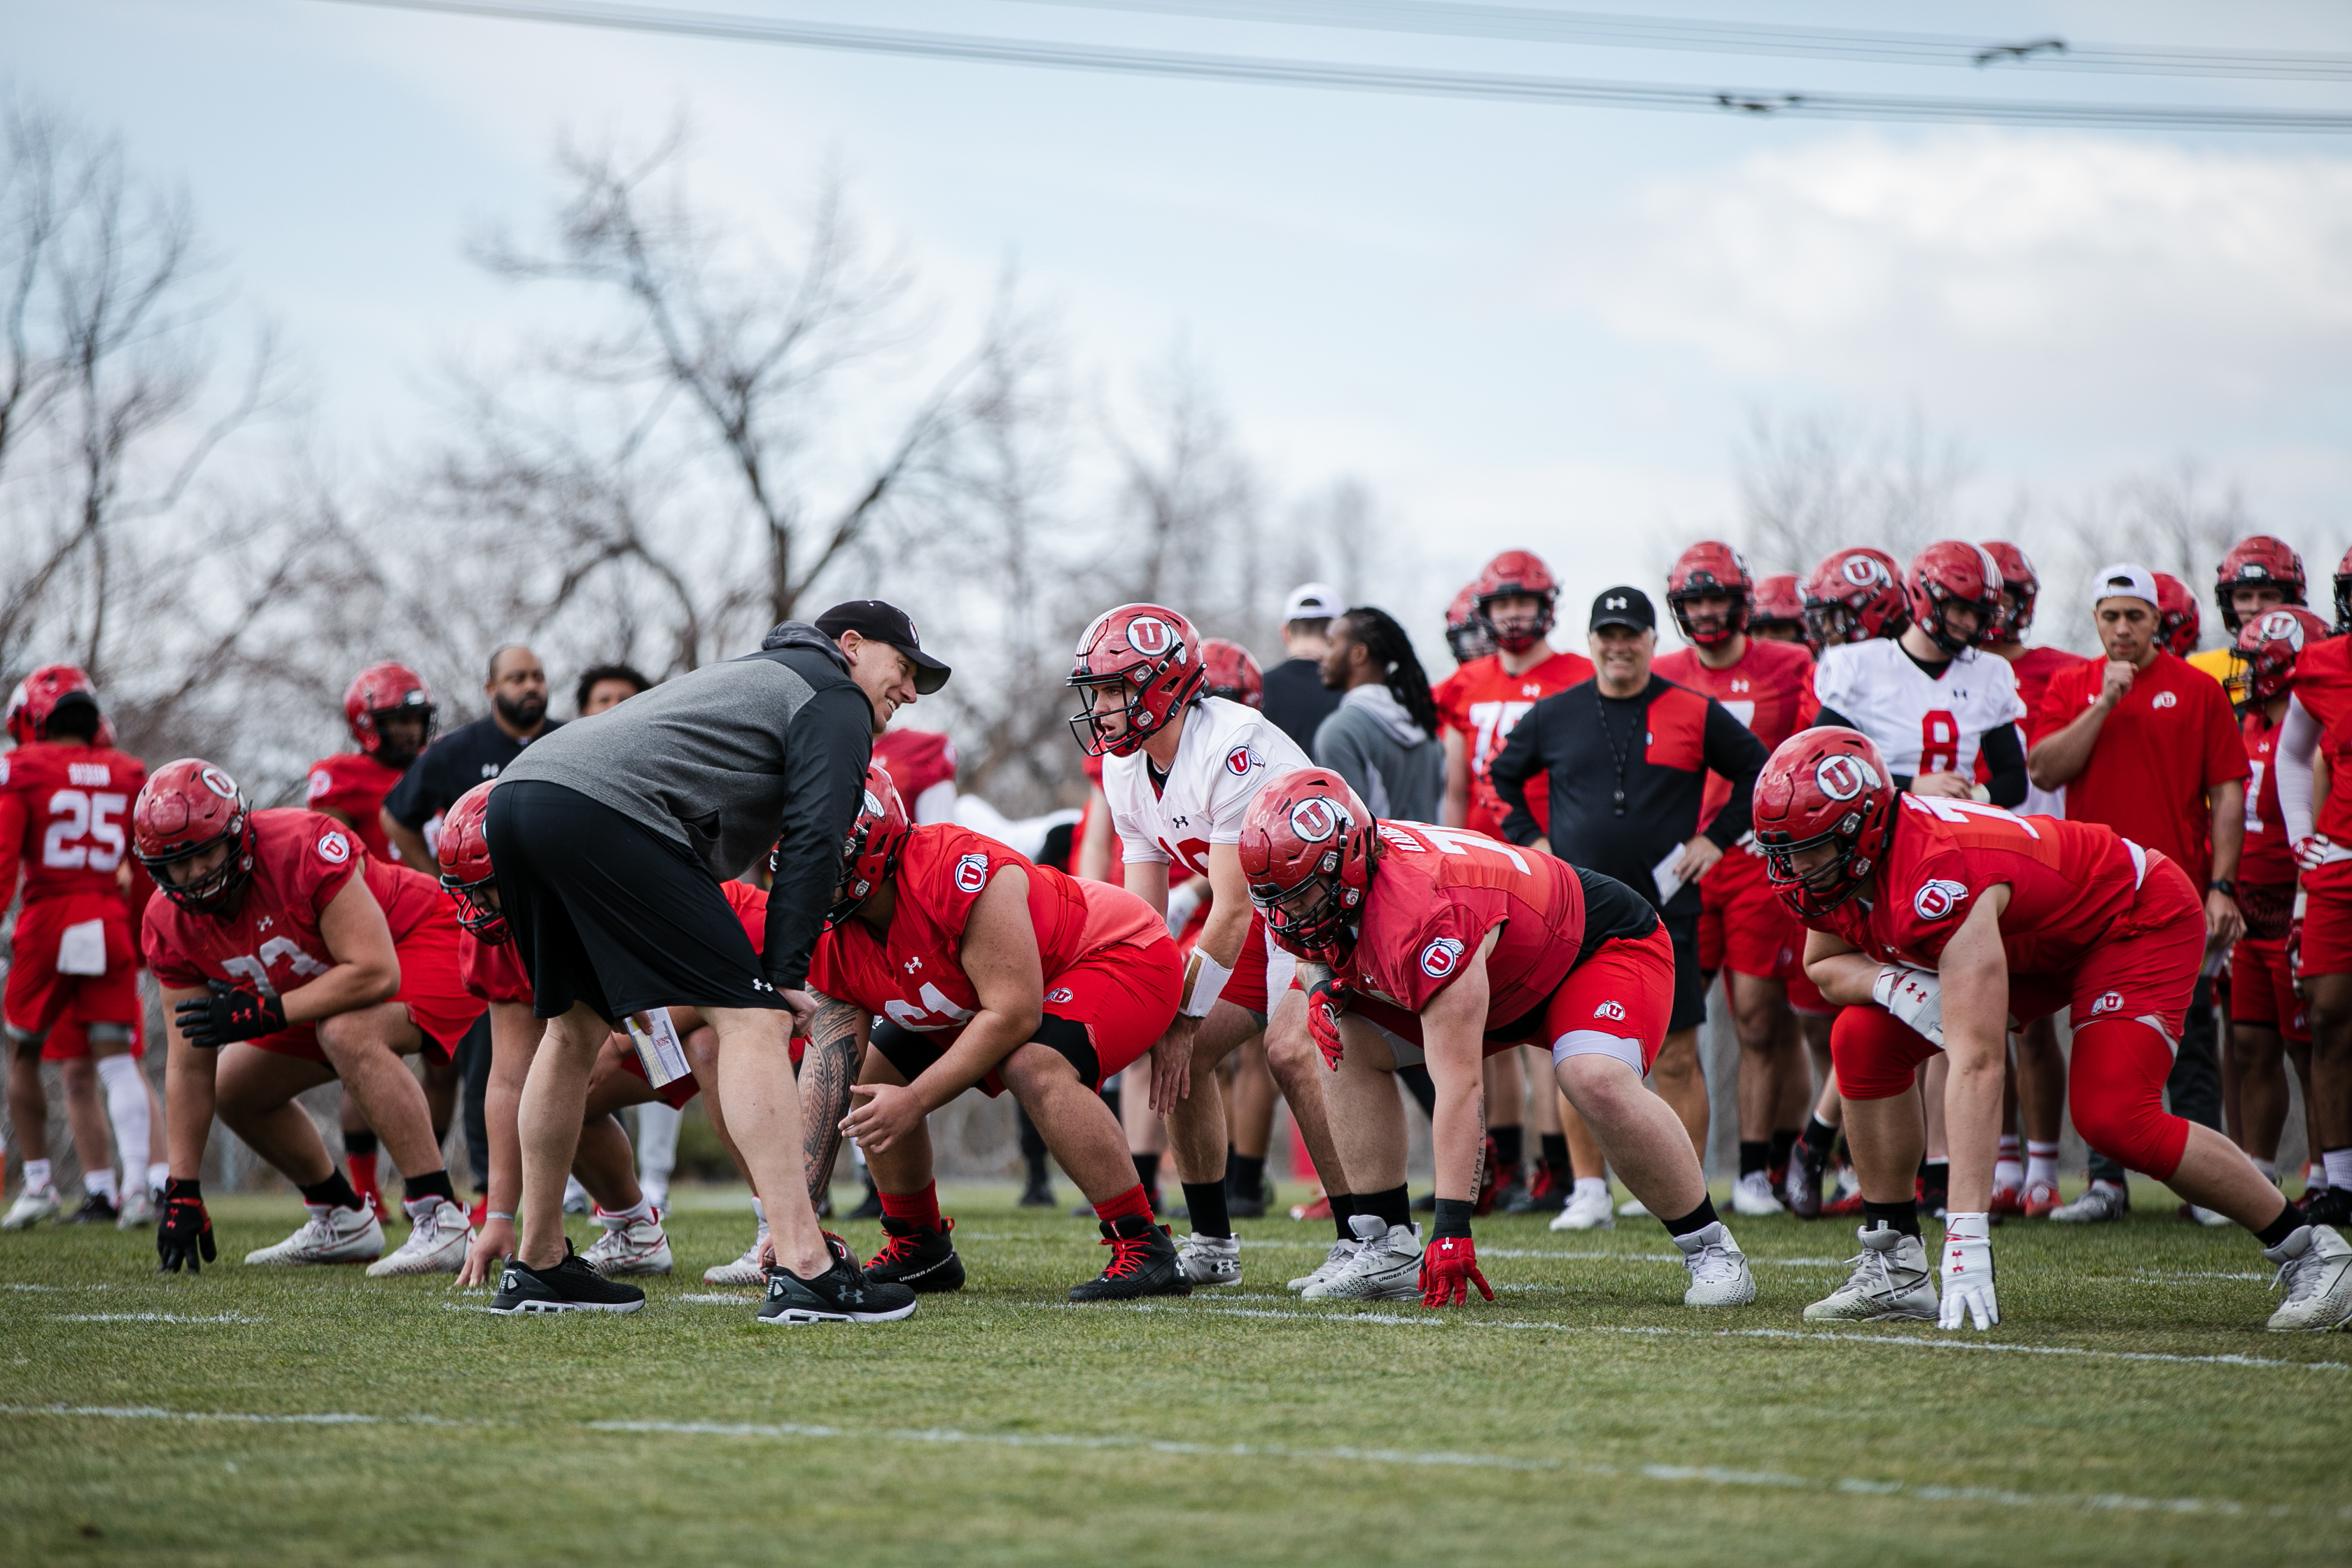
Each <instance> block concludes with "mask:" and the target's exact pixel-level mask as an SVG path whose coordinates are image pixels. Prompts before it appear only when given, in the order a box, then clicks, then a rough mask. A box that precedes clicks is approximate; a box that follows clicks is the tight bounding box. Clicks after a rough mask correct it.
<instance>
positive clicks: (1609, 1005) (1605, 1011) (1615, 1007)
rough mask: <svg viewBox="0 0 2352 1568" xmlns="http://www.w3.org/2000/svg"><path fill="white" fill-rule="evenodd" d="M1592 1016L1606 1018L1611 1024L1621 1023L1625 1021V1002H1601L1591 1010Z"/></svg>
mask: <svg viewBox="0 0 2352 1568" xmlns="http://www.w3.org/2000/svg"><path fill="white" fill-rule="evenodd" d="M1592 1016H1594V1017H1596V1018H1606V1019H1608V1020H1609V1021H1610V1022H1611V1023H1612V1024H1622V1023H1623V1022H1624V1021H1625V1004H1623V1003H1622V1002H1603V1003H1602V1004H1601V1005H1600V1006H1598V1007H1595V1008H1594V1009H1593V1010H1592Z"/></svg>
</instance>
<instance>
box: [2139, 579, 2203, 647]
mask: <svg viewBox="0 0 2352 1568" xmlns="http://www.w3.org/2000/svg"><path fill="white" fill-rule="evenodd" d="M2151 575H2152V576H2154V577H2155V578H2156V640H2157V643H2158V646H2159V647H2162V648H2163V649H2164V650H2165V651H2166V652H2167V653H2170V654H2176V655H2178V656H2179V657H2180V658H2188V657H2189V655H2190V654H2192V653H2195V652H2196V651H2197V637H2198V634H2199V633H2200V631H2201V630H2202V629H2203V627H2204V616H2203V615H2202V613H2201V612H2200V611H2199V609H2198V608H2197V595H2194V594H2192V593H2190V592H2189V584H2186V583H2184V582H2182V581H2181V580H2180V579H2179V578H2178V577H2176V576H2174V575H2173V574H2171V573H2169V572H2157V573H2153V574H2151Z"/></svg>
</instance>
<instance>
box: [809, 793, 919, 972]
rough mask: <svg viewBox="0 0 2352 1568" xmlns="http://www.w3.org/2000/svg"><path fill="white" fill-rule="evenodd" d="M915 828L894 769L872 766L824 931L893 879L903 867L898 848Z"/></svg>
mask: <svg viewBox="0 0 2352 1568" xmlns="http://www.w3.org/2000/svg"><path fill="white" fill-rule="evenodd" d="M914 830H915V825H914V824H913V823H912V822H910V821H908V817H907V805H906V803H905V802H904V801H902V800H900V799H899V798H898V785H897V784H893V783H891V782H890V770H889V769H887V768H886V767H884V766H883V765H882V764H881V763H869V764H868V765H867V767H866V793H865V795H863V796H862V797H861V798H860V799H859V801H858V803H857V820H856V821H855V822H853V823H851V824H850V825H849V837H847V838H845V839H844V840H843V841H842V846H841V880H840V881H839V882H838V883H836V884H835V888H834V900H833V908H832V909H830V910H826V911H825V916H824V929H825V930H827V931H831V930H832V929H833V928H834V927H835V926H837V925H839V924H840V923H841V922H842V921H845V920H847V919H848V918H849V917H850V916H852V915H854V914H856V912H857V906H858V905H860V904H862V903H864V902H865V901H866V900H867V899H869V898H871V897H872V896H873V894H874V889H877V888H878V887H880V886H881V885H882V884H883V883H885V882H887V881H888V880H889V879H890V878H891V877H892V875H893V874H895V873H896V872H897V871H898V852H899V851H900V850H902V849H904V848H905V847H907V835H908V834H909V833H912V832H913V831H914Z"/></svg>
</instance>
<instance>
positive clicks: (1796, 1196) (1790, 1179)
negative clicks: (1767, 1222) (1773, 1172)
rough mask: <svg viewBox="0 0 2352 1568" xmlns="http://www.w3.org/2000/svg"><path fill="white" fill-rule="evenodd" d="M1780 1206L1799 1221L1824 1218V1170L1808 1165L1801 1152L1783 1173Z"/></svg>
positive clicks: (1792, 1159) (1791, 1160)
mask: <svg viewBox="0 0 2352 1568" xmlns="http://www.w3.org/2000/svg"><path fill="white" fill-rule="evenodd" d="M1780 1204H1781V1206H1782V1207H1784V1208H1786V1209H1787V1210H1788V1211H1789V1212H1790V1214H1792V1215H1796V1216H1797V1217H1798V1218H1799V1219H1819V1218H1821V1217H1822V1168H1821V1167H1820V1166H1819V1165H1815V1164H1811V1163H1807V1161H1806V1159H1805V1157H1804V1154H1803V1152H1801V1151H1800V1152H1798V1153H1796V1154H1793V1155H1791V1156H1790V1160H1789V1163H1788V1167H1787V1169H1786V1170H1785V1171H1784V1172H1783V1173H1781V1177H1780Z"/></svg>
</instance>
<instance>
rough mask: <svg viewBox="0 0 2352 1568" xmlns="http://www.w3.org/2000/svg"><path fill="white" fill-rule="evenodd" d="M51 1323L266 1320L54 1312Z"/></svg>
mask: <svg viewBox="0 0 2352 1568" xmlns="http://www.w3.org/2000/svg"><path fill="white" fill-rule="evenodd" d="M49 1321H51V1322H53V1323H261V1322H267V1321H268V1319H266V1318H248V1317H247V1316H246V1315H245V1314H244V1313H243V1312H215V1313H213V1314H211V1315H210V1316H198V1315H196V1314H194V1313H188V1312H55V1313H52V1314H50V1317H49Z"/></svg>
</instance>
